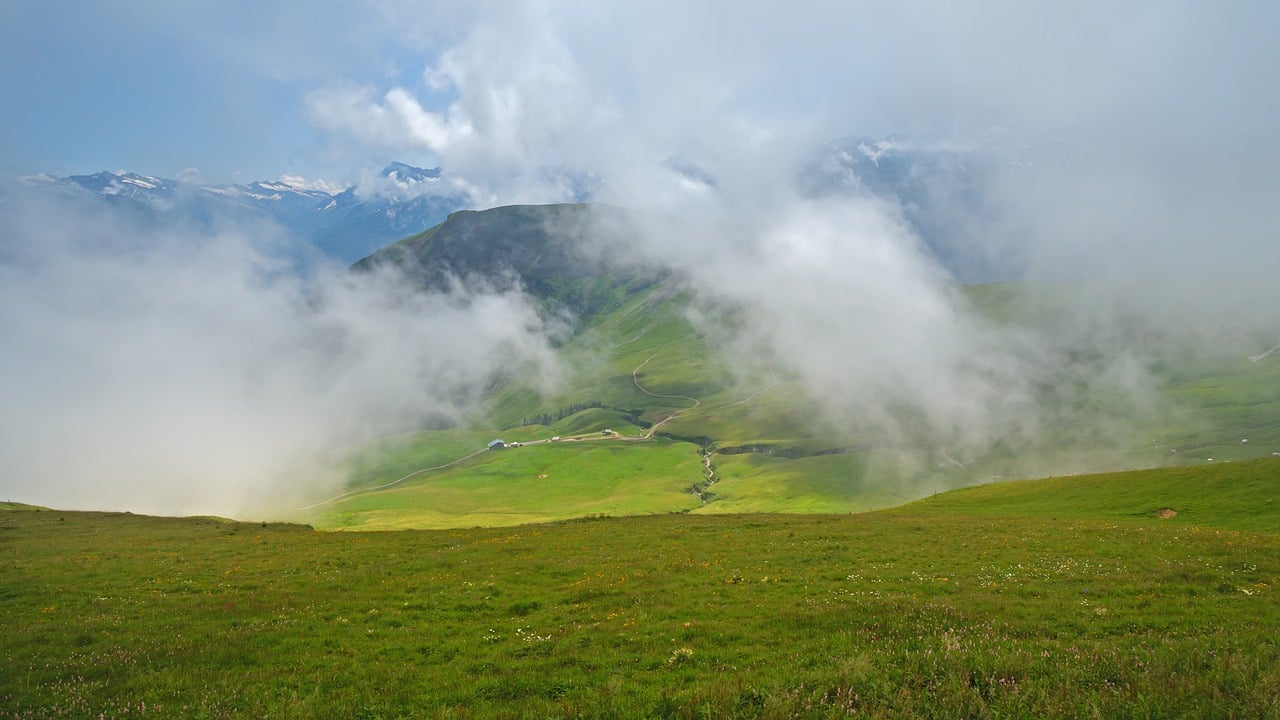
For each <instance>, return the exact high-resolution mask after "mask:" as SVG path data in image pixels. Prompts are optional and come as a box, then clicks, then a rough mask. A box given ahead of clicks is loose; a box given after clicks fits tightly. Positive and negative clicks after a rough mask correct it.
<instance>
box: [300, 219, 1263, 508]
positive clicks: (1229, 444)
mask: <svg viewBox="0 0 1280 720" xmlns="http://www.w3.org/2000/svg"><path fill="white" fill-rule="evenodd" d="M589 207H590V206H549V207H543V208H536V207H517V208H499V209H496V210H491V211H486V212H484V213H461V214H458V215H456V216H454V217H453V218H451V220H450V222H447V223H445V224H444V225H441V226H439V227H437V228H432V229H431V230H428V231H427V232H426V233H423V234H422V235H421V236H415V237H413V238H409V239H407V240H405V241H403V242H401V243H398V244H396V245H393V246H390V247H389V248H387V249H386V250H385V251H383V252H382V253H380V254H378V255H375V256H373V257H372V258H370V259H369V260H367V261H364V262H362V263H361V264H359V265H357V268H358V269H360V270H363V271H367V270H368V269H370V268H371V267H373V266H375V265H376V264H377V263H379V262H386V261H387V258H390V259H391V261H393V262H395V263H399V264H404V263H408V265H407V266H408V267H411V268H415V269H416V268H421V272H423V273H424V275H423V276H422V277H423V282H424V283H426V284H427V285H428V286H431V285H433V284H436V283H439V282H442V281H443V280H442V279H441V276H439V275H437V274H435V273H437V272H438V271H439V269H440V268H443V267H447V268H450V269H451V271H453V272H457V273H459V274H465V273H466V272H481V273H483V274H492V273H494V272H497V271H498V270H497V268H498V267H506V268H508V269H509V270H511V271H514V272H515V274H516V276H517V277H518V278H519V279H520V280H521V282H523V283H524V284H525V286H526V287H532V288H539V292H538V293H537V294H536V295H535V297H536V298H539V300H540V301H541V302H544V303H545V304H546V307H547V308H549V311H555V310H556V309H558V308H559V309H563V308H569V309H570V310H571V311H572V313H573V317H574V318H575V321H574V322H575V329H574V331H573V333H572V334H571V335H570V336H569V337H568V338H567V340H565V341H564V342H563V343H562V344H560V345H559V346H558V347H557V348H556V353H557V357H558V358H559V360H560V362H561V363H562V365H563V367H564V368H566V374H565V377H566V380H565V382H564V383H563V384H562V386H561V387H560V388H559V389H557V390H553V391H551V392H544V391H535V390H534V389H532V385H531V384H530V383H529V382H528V381H527V380H528V379H527V378H521V377H517V376H512V377H505V378H501V379H498V380H497V381H496V382H495V384H494V386H493V388H494V389H493V390H492V392H491V393H490V395H489V397H488V399H487V400H486V402H485V405H484V407H483V408H482V409H481V412H480V413H479V415H478V416H477V418H476V420H475V421H474V424H473V426H472V427H471V428H470V429H467V430H462V429H452V430H443V431H423V432H419V433H412V434H408V435H404V436H399V437H395V438H388V439H387V440H386V441H384V442H381V443H379V444H378V445H376V446H375V447H373V448H370V450H369V451H368V452H367V453H364V454H363V455H362V456H361V457H359V458H357V459H356V460H355V462H354V464H353V466H352V469H351V471H350V478H351V479H350V484H349V487H348V488H346V489H345V490H344V491H343V493H342V494H338V493H334V494H333V495H337V497H334V496H330V497H329V498H328V499H327V500H326V499H325V498H316V499H315V500H314V501H313V502H312V503H308V505H310V507H307V508H305V509H304V510H303V511H299V512H293V513H291V514H289V515H288V516H287V517H289V518H290V519H293V520H296V521H300V522H306V523H309V524H312V525H315V526H316V527H323V528H334V529H338V528H341V529H390V528H406V527H423V528H428V527H466V526H471V525H495V524H496V525H517V524H523V523H527V522H545V521H548V520H561V519H570V518H574V517H581V516H587V515H610V516H620V515H634V514H653V513H668V512H680V513H693V514H719V513H739V512H784V513H793V512H863V511H868V510H875V509H881V508H886V507H891V506H895V505H900V504H902V503H904V502H907V501H909V500H912V499H915V498H919V497H923V496H926V495H931V494H933V493H936V492H939V491H941V490H946V489H951V488H957V487H963V486H968V485H975V484H988V483H993V482H996V483H998V482H1002V481H1007V480H1014V479H1023V478H1031V477H1039V476H1047V475H1075V474H1080V473H1084V472H1099V471H1105V470H1114V469H1129V468H1141V467H1160V466H1167V465H1187V464H1199V463H1207V462H1220V461H1225V460H1242V459H1248V458H1256V457H1267V456H1270V455H1271V454H1272V453H1275V452H1280V358H1276V357H1275V356H1265V357H1260V358H1258V359H1257V360H1255V359H1253V358H1252V357H1250V354H1251V350H1250V347H1251V346H1250V345H1248V344H1247V343H1237V344H1234V345H1229V346H1228V345H1224V346H1223V347H1215V348H1212V352H1202V353H1188V354H1186V355H1185V357H1182V358H1173V359H1171V360H1163V359H1162V360H1161V361H1160V362H1159V363H1157V364H1156V365H1153V366H1151V368H1150V370H1149V379H1150V382H1151V383H1152V389H1151V391H1150V394H1149V396H1146V397H1143V398H1140V401H1141V402H1138V403H1135V402H1134V401H1132V400H1130V399H1127V398H1126V397H1125V396H1124V395H1123V394H1119V393H1121V392H1123V388H1109V387H1107V386H1105V385H1104V384H1103V383H1099V382H1094V380H1093V379H1092V378H1089V377H1087V376H1086V373H1090V372H1095V368H1101V367H1103V363H1104V362H1105V361H1106V358H1105V357H1103V355H1102V354H1101V353H1097V354H1095V355H1080V356H1079V357H1078V358H1075V359H1074V360H1073V362H1074V363H1075V364H1074V365H1070V366H1065V368H1066V369H1065V370H1063V371H1060V372H1061V373H1062V374H1061V375H1060V376H1059V377H1056V378H1048V381H1049V382H1046V383H1045V384H1044V386H1043V387H1042V388H1041V389H1040V390H1038V391H1037V392H1039V393H1040V394H1039V395H1038V396H1036V397H1035V401H1036V403H1038V404H1039V410H1038V413H1039V417H1042V418H1047V419H1048V420H1049V422H1048V423H1047V424H1046V425H1045V426H1044V427H1041V428H1037V429H1034V430H1028V431H1025V432H1023V431H1021V429H1019V432H1018V434H1017V435H1016V436H1015V438H1014V439H1012V440H1009V439H1004V438H996V439H994V440H993V441H988V442H985V443H978V444H973V443H970V444H964V443H963V442H962V441H957V440H952V441H949V440H947V439H946V438H944V437H932V436H929V435H927V434H916V435H911V434H903V433H902V432H894V431H889V430H886V428H885V427H884V426H883V425H877V424H875V423H862V424H859V423H857V422H853V423H850V422H840V421H838V420H837V419H833V418H832V417H831V416H830V413H829V408H828V407H826V406H824V404H823V402H822V398H821V393H816V394H815V392H814V390H813V389H812V388H811V387H810V386H808V385H807V384H806V383H805V382H804V381H803V379H802V378H801V377H799V376H798V375H796V374H795V373H794V371H791V370H789V369H788V368H787V367H785V365H784V364H783V363H781V362H780V361H779V360H778V359H777V358H772V357H770V356H769V354H768V353H767V352H763V351H762V352H760V354H759V356H757V357H751V358H748V359H746V360H744V358H743V357H741V353H740V351H739V350H737V349H735V347H734V342H735V340H734V338H733V329H734V328H735V327H737V326H741V325H742V324H743V322H744V317H743V315H742V311H741V310H737V309H734V308H731V307H730V308H723V307H722V308H719V309H712V310H708V309H707V307H706V305H705V303H704V302H702V300H701V299H700V296H699V295H698V294H697V293H695V292H694V291H693V290H691V289H689V288H688V286H687V285H686V284H684V282H683V280H682V279H681V278H680V277H679V276H678V275H672V274H671V273H670V272H669V271H664V270H655V269H653V268H651V267H645V266H643V265H628V264H625V263H619V262H617V261H616V259H613V256H612V255H611V254H609V253H606V254H605V257H606V258H609V259H607V260H606V261H603V263H602V261H601V260H600V259H599V256H597V257H596V258H595V259H592V258H590V257H588V256H586V255H583V254H582V253H581V252H580V251H579V250H578V249H576V247H575V245H574V244H573V243H574V242H576V241H578V239H580V238H581V237H582V236H584V235H586V234H588V232H589V229H590V228H591V227H592V224H591V223H592V222H593V221H592V216H591V212H592V211H591V210H590V209H589ZM607 212H610V213H613V212H616V211H614V210H608V211H607ZM617 226H618V223H617V222H616V219H614V220H611V221H610V223H609V224H608V227H611V228H614V227H617ZM562 227H569V228H573V229H574V233H572V234H557V232H556V231H555V229H556V228H562ZM584 228H586V229H587V230H584ZM492 238H499V239H500V242H499V245H500V246H501V247H504V248H509V249H507V250H502V251H501V252H498V251H494V249H493V248H492V247H490V246H489V245H487V244H486V243H487V242H488V239H492ZM596 242H599V243H600V244H601V245H603V246H604V247H613V246H614V245H611V244H610V243H614V244H616V243H619V242H622V243H624V244H625V243H626V242H633V241H632V240H630V239H626V238H624V239H623V240H618V239H616V238H605V239H603V240H598V241H596ZM495 257H496V258H502V259H503V261H502V262H503V264H502V265H500V266H498V265H494V264H492V263H493V262H494V260H493V259H494V258H495ZM409 258H414V259H413V260H412V261H411V262H410V261H409ZM959 291H960V292H961V293H962V299H963V302H965V303H968V304H969V305H970V306H971V307H972V308H974V312H975V313H977V314H978V315H979V316H980V317H981V318H984V319H985V321H989V322H991V323H993V324H995V325H996V326H998V327H1001V328H1015V329H1018V328H1031V329H1033V330H1037V331H1039V330H1042V329H1043V328H1045V327H1050V328H1052V327H1054V325H1055V323H1056V324H1061V325H1062V326H1063V327H1067V326H1068V320H1067V319H1064V318H1065V316H1064V315H1063V314H1062V310H1061V309H1060V307H1059V306H1058V305H1056V304H1055V303H1056V302H1057V301H1055V300H1054V297H1055V293H1054V292H1053V291H1052V289H1048V288H1046V289H1037V288H1035V287H1033V286H1027V285H1022V284H1018V283H1004V284H996V285H978V286H964V287H961V288H959ZM717 312H718V313H719V314H718V315H716V314H714V313H717ZM1064 334H1065V331H1064ZM1135 337H1140V336H1138V335H1135ZM1147 342H1156V341H1147ZM1161 347H1162V346H1157V345H1152V347H1151V348H1149V349H1148V350H1149V351H1150V352H1151V353H1153V354H1154V353H1155V352H1160V351H1161V350H1160V348H1161ZM1126 352H1128V351H1127V350H1126ZM1252 352H1254V353H1256V350H1254V351H1252ZM1255 357H1256V355H1255ZM1127 404H1132V405H1134V406H1133V407H1130V406H1128V405H1127ZM904 417H907V418H908V419H909V418H910V417H911V415H910V413H907V414H906V415H904ZM1011 427H1012V426H1011ZM606 429H608V430H611V431H612V433H611V434H609V435H608V436H601V435H600V433H601V432H602V431H604V430H606ZM553 437H561V438H563V442H559V443H551V442H548V441H549V440H550V439H551V438H553ZM494 438H502V439H504V440H507V441H508V442H509V443H517V442H518V443H520V444H521V445H522V447H520V448H512V449H511V451H509V452H496V453H495V452H480V449H481V448H483V447H484V446H485V444H486V443H487V442H489V441H490V440H492V439H494ZM468 489H470V490H474V492H467V490H468ZM481 497H483V499H481ZM554 498H559V499H560V500H554ZM569 500H571V501H569Z"/></svg>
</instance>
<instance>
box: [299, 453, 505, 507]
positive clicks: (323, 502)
mask: <svg viewBox="0 0 1280 720" xmlns="http://www.w3.org/2000/svg"><path fill="white" fill-rule="evenodd" d="M488 451H489V448H481V449H480V450H477V451H475V452H473V453H471V454H470V455H466V456H464V457H460V458H458V459H457V460H453V461H450V462H447V463H445V464H443V465H436V466H435V467H429V468H422V469H421V470H414V471H413V472H411V473H409V474H408V475H405V476H404V477H402V478H399V479H396V480H392V481H391V482H389V483H384V484H382V485H374V486H373V487H367V488H358V489H356V490H351V491H348V492H344V493H342V494H341V495H335V496H333V497H331V498H329V499H328V500H321V501H320V502H318V503H313V504H311V505H305V506H303V507H300V508H298V509H299V510H312V509H314V508H318V507H320V506H321V505H328V504H329V503H331V502H334V501H336V500H341V499H342V498H344V497H350V496H352V495H358V494H360V493H364V492H373V491H374V490H385V489H387V488H389V487H392V486H394V485H399V484H400V483H402V482H404V481H405V480H408V479H409V478H411V477H413V476H415V475H421V474H422V473H425V472H431V471H432V470H443V469H445V468H447V467H452V466H454V465H457V464H458V463H460V462H462V461H464V460H470V459H471V458H473V457H475V456H477V455H479V454H480V453H484V452H488Z"/></svg>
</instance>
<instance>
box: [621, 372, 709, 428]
mask: <svg viewBox="0 0 1280 720" xmlns="http://www.w3.org/2000/svg"><path fill="white" fill-rule="evenodd" d="M656 357H658V354H657V353H654V354H653V355H650V356H649V357H647V358H645V361H644V362H642V363H640V364H639V365H637V366H636V369H635V370H632V371H631V382H632V383H634V384H635V386H636V389H637V390H639V391H640V392H642V393H644V394H645V395H648V396H649V397H655V398H665V399H669V400H688V401H689V402H691V403H693V404H692V405H690V406H689V407H687V408H683V409H681V410H676V411H675V412H673V413H671V414H670V415H668V416H666V417H664V418H662V419H661V420H659V421H658V422H656V423H654V424H653V427H651V428H649V431H648V432H646V433H645V434H644V438H645V439H646V440H648V439H650V438H652V437H653V434H654V433H656V432H658V428H660V427H662V426H663V425H666V424H667V423H669V422H671V421H672V420H674V419H675V418H676V417H678V416H679V415H680V413H684V412H688V411H690V410H692V409H694V408H696V407H698V406H699V405H701V404H702V401H701V400H699V399H697V398H691V397H689V396H688V395H663V394H661V393H656V392H653V391H651V390H648V389H646V388H645V386H643V385H641V384H640V378H639V377H637V376H638V375H639V374H640V371H641V370H643V369H644V366H645V365H648V364H649V361H650V360H652V359H654V358H656Z"/></svg>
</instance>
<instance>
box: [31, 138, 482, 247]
mask: <svg viewBox="0 0 1280 720" xmlns="http://www.w3.org/2000/svg"><path fill="white" fill-rule="evenodd" d="M21 183H22V185H24V186H26V187H27V188H30V189H36V190H43V191H47V192H49V193H52V194H53V195H54V196H55V197H59V198H61V199H65V200H70V201H79V202H87V203H92V204H104V205H106V206H107V207H108V208H110V209H111V210H113V211H115V212H119V213H122V214H124V215H125V216H126V217H128V218H129V219H130V220H132V221H134V222H136V223H140V224H141V225H142V226H143V227H160V226H175V225H176V226H182V225H189V224H194V225H195V226H197V227H212V226H214V225H216V224H218V223H223V222H240V223H244V222H252V221H269V222H274V223H275V224H277V225H278V226H279V227H281V228H283V229H284V230H285V231H287V232H288V233H289V234H290V235H291V236H292V237H293V239H295V240H298V241H301V242H303V243H305V244H307V245H311V246H314V247H315V248H316V249H318V250H319V251H320V252H321V253H323V254H324V255H326V256H329V257H331V258H333V259H336V260H338V261H340V262H343V263H347V264H350V263H352V262H355V261H356V260H358V259H360V258H362V257H365V256H366V255H368V254H369V253H371V252H373V251H374V250H376V249H377V248H379V247H382V246H383V245H386V244H387V243H389V242H392V241H395V240H398V239H400V238H402V237H405V236H406V235H411V234H413V233H416V232H420V231H422V230H424V229H426V228H428V227H431V226H432V225H435V224H437V223H439V222H440V221H442V220H444V219H445V218H446V217H447V216H448V215H449V213H451V212H454V211H456V210H460V209H463V208H466V207H469V206H470V205H471V202H472V201H471V198H470V196H468V195H467V194H466V193H465V192H463V191H461V190H459V189H458V188H457V186H456V185H455V184H454V183H452V182H451V181H450V180H449V179H448V178H446V177H444V176H443V174H442V172H441V170H440V168H419V167H414V166H412V165H406V164H404V163H399V162H393V163H391V164H389V165H387V166H386V167H385V168H383V170H382V172H381V173H379V175H378V182H377V184H378V186H379V188H380V189H381V190H382V191H381V192H379V193H366V192H363V191H362V189H361V188H358V187H354V186H353V187H348V188H346V189H344V190H341V191H333V190H329V189H324V188H321V187H316V186H311V185H307V184H305V183H302V182H300V181H298V180H297V179H295V178H290V177H289V176H285V177H283V178H282V179H279V180H262V181H257V182H252V183H248V184H232V185H201V184H198V183H192V182H187V181H184V180H175V179H172V178H160V177H154V176H150V175H141V174H138V173H134V172H123V171H121V172H107V171H103V172H98V173H93V174H91V175H69V176H66V177H56V176H51V175H36V176H30V177H26V178H22V179H21ZM388 190H392V192H388ZM395 191H398V192H395ZM95 209H101V208H100V207H95Z"/></svg>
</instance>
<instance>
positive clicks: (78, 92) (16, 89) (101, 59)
mask: <svg viewBox="0 0 1280 720" xmlns="http://www.w3.org/2000/svg"><path fill="white" fill-rule="evenodd" d="M170 5H176V6H177V7H176V8H175V7H170ZM264 6H265V7H264ZM366 13H367V10H366V9H365V8H363V7H362V6H360V5H359V4H351V3H347V4H333V3H306V4H287V3H265V4H264V3H247V2H224V3H216V4H212V5H206V7H204V8H197V7H196V6H195V5H194V4H192V3H177V4H165V3H157V2H145V1H144V2H131V3H103V2H91V1H88V0H79V1H71V0H52V1H49V2H45V1H41V0H37V1H30V0H16V1H15V2H10V3H3V4H0V93H2V94H3V97H4V98H5V101H4V102H3V103H0V143H3V144H2V145H0V165H2V166H3V169H4V170H5V171H7V172H12V173H19V174H27V173H35V172H53V173H56V174H68V173H87V172H96V171H98V170H115V169H129V170H135V171H138V172H143V173H148V174H155V175H162V176H168V177H173V176H176V175H177V174H178V173H180V172H181V171H183V170H185V169H187V168H193V167H194V168H198V169H199V170H200V171H201V173H202V177H203V178H204V179H206V180H209V181H235V180H254V179H262V178H274V177H278V176H279V175H280V174H281V173H286V172H287V173H294V174H300V175H306V176H314V175H315V174H316V173H319V172H322V171H324V170H333V167H332V166H330V167H326V165H329V164H328V163H326V162H325V161H324V158H325V155H326V152H325V150H324V148H323V147H322V144H323V137H322V135H321V134H320V133H318V132H317V131H316V130H315V129H314V128H313V127H312V125H311V124H310V123H308V122H307V120H306V117H305V114H304V109H305V108H304V97H305V95H306V93H307V92H309V91H311V90H313V89H314V88H316V87H318V86H321V85H323V84H324V83H325V82H326V81H327V80H330V79H334V78H342V79H346V80H348V81H352V82H361V81H365V80H368V79H373V80H376V81H378V82H396V81H405V78H404V77H403V73H402V72H400V71H401V70H406V71H407V70H409V69H412V72H410V73H409V74H410V75H416V74H417V73H418V72H420V70H421V68H422V67H423V66H424V64H425V61H424V60H422V59H420V58H418V57H412V54H413V53H412V51H410V50H406V49H405V47H404V46H403V45H402V44H399V43H394V42H378V36H377V34H376V33H374V32H373V31H372V30H371V31H370V32H368V33H362V32H360V31H359V27H358V20H357V18H358V17H359V16H360V15H362V14H366Z"/></svg>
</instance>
